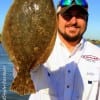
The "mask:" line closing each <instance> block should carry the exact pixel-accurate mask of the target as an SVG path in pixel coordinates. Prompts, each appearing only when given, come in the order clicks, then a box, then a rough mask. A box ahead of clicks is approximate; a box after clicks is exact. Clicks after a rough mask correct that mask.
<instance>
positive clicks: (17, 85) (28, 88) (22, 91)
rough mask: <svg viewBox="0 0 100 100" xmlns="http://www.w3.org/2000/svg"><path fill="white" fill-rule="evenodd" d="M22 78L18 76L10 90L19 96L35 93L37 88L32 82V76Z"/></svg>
mask: <svg viewBox="0 0 100 100" xmlns="http://www.w3.org/2000/svg"><path fill="white" fill-rule="evenodd" d="M23 76H24V77H21V75H17V76H16V77H15V79H14V81H13V82H12V85H11V88H10V90H11V91H12V92H16V93H17V94H19V95H28V94H32V93H35V87H34V84H33V81H32V80H31V77H30V75H28V76H25V75H23Z"/></svg>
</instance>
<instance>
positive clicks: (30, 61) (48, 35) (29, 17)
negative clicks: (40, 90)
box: [2, 0, 57, 95]
mask: <svg viewBox="0 0 100 100" xmlns="http://www.w3.org/2000/svg"><path fill="white" fill-rule="evenodd" d="M56 26H57V25H56V12H55V7H54V4H53V0H15V1H14V2H13V4H12V6H11V7H10V9H9V11H8V13H7V16H6V19H5V23H4V27H3V32H2V43H3V46H4V48H5V50H6V51H7V53H8V56H9V57H10V59H11V61H12V62H13V63H14V65H15V66H17V68H18V69H19V70H18V73H17V76H16V77H15V79H14V81H13V82H12V85H11V90H12V91H14V92H16V93H18V94H19V95H26V94H31V93H35V86H34V82H33V81H32V80H31V76H30V70H31V69H32V68H33V69H34V68H35V67H36V66H38V65H39V64H43V63H44V62H45V61H46V60H47V59H48V57H49V55H50V53H51V51H52V49H53V46H54V43H55V37H56Z"/></svg>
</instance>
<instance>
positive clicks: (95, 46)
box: [86, 41, 100, 51]
mask: <svg viewBox="0 0 100 100" xmlns="http://www.w3.org/2000/svg"><path fill="white" fill-rule="evenodd" d="M86 47H87V49H90V50H97V51H100V47H99V46H98V45H95V44H93V43H91V42H89V41H86Z"/></svg>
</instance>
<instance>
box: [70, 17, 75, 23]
mask: <svg viewBox="0 0 100 100" xmlns="http://www.w3.org/2000/svg"><path fill="white" fill-rule="evenodd" d="M70 21H71V23H73V24H75V23H76V22H77V17H76V16H72V17H71V19H70Z"/></svg>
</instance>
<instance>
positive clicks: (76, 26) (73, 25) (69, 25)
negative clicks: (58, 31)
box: [65, 24, 80, 28]
mask: <svg viewBox="0 0 100 100" xmlns="http://www.w3.org/2000/svg"><path fill="white" fill-rule="evenodd" d="M65 27H75V28H80V26H79V25H78V24H67V25H65Z"/></svg>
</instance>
